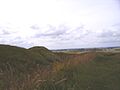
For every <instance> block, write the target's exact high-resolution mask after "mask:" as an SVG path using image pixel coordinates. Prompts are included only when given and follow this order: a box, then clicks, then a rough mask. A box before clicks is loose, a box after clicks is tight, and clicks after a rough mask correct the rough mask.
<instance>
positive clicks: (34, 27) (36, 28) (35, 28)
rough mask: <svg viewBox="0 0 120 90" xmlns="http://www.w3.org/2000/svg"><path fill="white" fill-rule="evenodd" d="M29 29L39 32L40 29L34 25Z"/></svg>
mask: <svg viewBox="0 0 120 90" xmlns="http://www.w3.org/2000/svg"><path fill="white" fill-rule="evenodd" d="M30 28H31V29H34V30H39V29H40V27H39V26H38V25H36V24H35V25H32V26H31V27H30Z"/></svg>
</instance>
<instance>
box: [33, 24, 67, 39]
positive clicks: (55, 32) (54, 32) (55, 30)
mask: <svg viewBox="0 0 120 90" xmlns="http://www.w3.org/2000/svg"><path fill="white" fill-rule="evenodd" d="M67 30H68V29H67V27H66V26H59V27H54V26H52V25H49V26H48V30H47V32H44V33H41V32H40V33H39V32H38V33H37V34H36V35H35V36H34V38H40V37H50V38H57V37H61V36H63V35H65V34H66V31H67Z"/></svg>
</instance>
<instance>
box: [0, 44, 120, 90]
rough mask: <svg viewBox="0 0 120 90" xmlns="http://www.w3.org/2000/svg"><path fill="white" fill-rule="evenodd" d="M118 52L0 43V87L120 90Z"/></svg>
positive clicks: (12, 89)
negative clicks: (78, 51)
mask: <svg viewBox="0 0 120 90" xmlns="http://www.w3.org/2000/svg"><path fill="white" fill-rule="evenodd" d="M119 84H120V53H119V52H118V53H115V52H86V53H81V54H80V53H61V52H60V53H59V52H58V53H53V52H51V51H50V50H48V49H47V48H45V47H38V46H37V47H32V48H30V49H25V48H20V47H15V46H9V45H0V90H120V85H119Z"/></svg>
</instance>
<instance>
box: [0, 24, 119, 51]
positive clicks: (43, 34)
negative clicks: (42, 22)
mask: <svg viewBox="0 0 120 90" xmlns="http://www.w3.org/2000/svg"><path fill="white" fill-rule="evenodd" d="M33 26H34V25H33ZM37 27H39V28H35V27H34V28H31V26H26V27H24V28H23V27H22V28H21V27H19V28H15V27H12V28H6V27H4V28H3V27H2V28H0V43H2V44H11V45H17V46H21V47H27V48H29V47H31V46H36V45H37V46H38V45H39V46H45V47H48V48H50V49H51V48H80V47H97V46H100V47H101V46H110V45H118V44H119V45H120V43H119V42H120V32H119V30H120V29H119V27H118V24H116V25H113V26H111V27H109V28H105V29H104V30H100V32H98V31H95V30H90V29H86V27H85V26H84V25H78V26H75V27H70V26H69V25H64V24H62V25H58V26H54V25H46V26H44V27H41V26H39V25H37Z"/></svg>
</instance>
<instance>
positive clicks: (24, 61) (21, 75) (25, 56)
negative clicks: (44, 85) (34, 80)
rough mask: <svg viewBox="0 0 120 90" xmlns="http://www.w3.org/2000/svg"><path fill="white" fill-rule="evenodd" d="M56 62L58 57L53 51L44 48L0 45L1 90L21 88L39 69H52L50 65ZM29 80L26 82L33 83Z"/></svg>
mask: <svg viewBox="0 0 120 90" xmlns="http://www.w3.org/2000/svg"><path fill="white" fill-rule="evenodd" d="M36 49H37V50H36ZM54 60H58V59H57V56H54V54H53V53H52V52H51V51H49V50H48V49H46V48H43V47H41V48H39V49H38V48H35V47H34V48H31V49H25V48H21V47H16V46H10V45H0V90H6V89H7V90H10V88H11V87H17V86H18V87H19V86H20V85H22V84H23V83H25V80H26V78H27V76H29V75H32V74H34V72H36V71H37V70H38V69H39V70H41V71H42V70H43V68H48V67H49V69H50V64H52V63H53V61H54ZM29 80H31V79H29ZM29 80H26V82H31V81H29ZM12 83H13V84H12ZM19 84H20V85H19ZM12 85H13V86H12ZM20 87H22V86H20ZM24 87H27V86H24ZM12 90H18V89H12ZM21 90H22V89H21Z"/></svg>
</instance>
